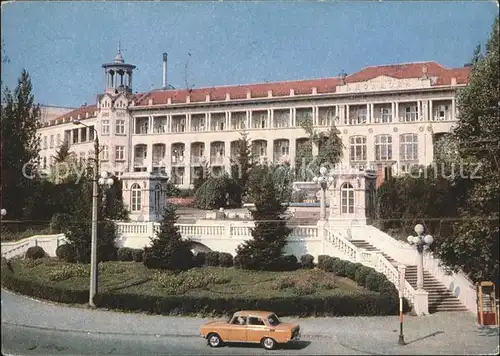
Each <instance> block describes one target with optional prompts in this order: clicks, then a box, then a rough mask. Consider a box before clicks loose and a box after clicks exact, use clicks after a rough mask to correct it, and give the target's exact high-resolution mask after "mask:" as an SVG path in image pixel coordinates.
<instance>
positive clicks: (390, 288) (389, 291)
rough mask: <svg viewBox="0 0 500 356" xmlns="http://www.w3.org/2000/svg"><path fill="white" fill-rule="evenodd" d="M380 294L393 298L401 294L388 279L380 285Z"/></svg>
mask: <svg viewBox="0 0 500 356" xmlns="http://www.w3.org/2000/svg"><path fill="white" fill-rule="evenodd" d="M379 292H380V293H381V294H385V295H391V296H395V295H398V294H399V292H398V290H397V288H396V286H395V285H394V284H393V283H392V282H391V281H390V280H388V279H386V280H385V281H382V283H381V284H380V288H379Z"/></svg>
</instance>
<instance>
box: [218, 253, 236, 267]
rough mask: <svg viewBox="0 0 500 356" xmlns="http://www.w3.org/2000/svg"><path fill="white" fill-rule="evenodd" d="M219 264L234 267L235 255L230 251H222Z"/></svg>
mask: <svg viewBox="0 0 500 356" xmlns="http://www.w3.org/2000/svg"><path fill="white" fill-rule="evenodd" d="M219 266H221V267H233V255H231V254H230V253H228V252H221V253H220V254H219Z"/></svg>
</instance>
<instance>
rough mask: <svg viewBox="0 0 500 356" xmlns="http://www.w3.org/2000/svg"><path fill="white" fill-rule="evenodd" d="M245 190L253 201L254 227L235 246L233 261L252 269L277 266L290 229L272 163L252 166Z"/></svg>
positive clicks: (267, 268) (272, 268)
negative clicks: (246, 189) (245, 238)
mask: <svg viewBox="0 0 500 356" xmlns="http://www.w3.org/2000/svg"><path fill="white" fill-rule="evenodd" d="M248 192H249V195H250V197H251V199H252V201H253V202H254V204H255V209H254V210H252V211H251V214H252V217H253V220H254V222H255V228H253V229H252V237H253V238H252V239H250V240H248V241H245V242H244V243H243V244H241V245H240V246H238V248H237V250H236V259H235V262H236V265H237V266H239V267H242V268H245V269H253V270H274V269H279V267H280V262H281V260H282V259H281V258H282V255H283V249H284V247H285V246H286V244H287V238H288V235H289V234H290V233H291V232H292V229H290V228H288V227H287V225H286V218H285V217H284V213H285V211H286V209H287V207H286V205H283V204H282V201H281V200H280V199H279V192H278V190H277V187H276V185H275V182H274V174H273V170H272V168H271V167H269V166H258V167H255V168H254V169H253V170H252V172H251V174H250V177H249V191H248Z"/></svg>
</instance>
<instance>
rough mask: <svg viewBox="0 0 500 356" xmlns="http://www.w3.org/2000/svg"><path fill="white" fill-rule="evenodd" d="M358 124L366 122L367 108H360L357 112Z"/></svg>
mask: <svg viewBox="0 0 500 356" xmlns="http://www.w3.org/2000/svg"><path fill="white" fill-rule="evenodd" d="M356 124H358V125H359V124H366V108H360V109H358V111H357V112H356Z"/></svg>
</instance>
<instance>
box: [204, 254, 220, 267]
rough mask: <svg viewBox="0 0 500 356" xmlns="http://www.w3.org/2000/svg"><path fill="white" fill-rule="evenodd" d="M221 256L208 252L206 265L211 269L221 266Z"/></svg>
mask: <svg viewBox="0 0 500 356" xmlns="http://www.w3.org/2000/svg"><path fill="white" fill-rule="evenodd" d="M219 255H220V253H219V252H218V251H208V252H207V255H206V258H205V265H206V266H210V267H217V266H219Z"/></svg>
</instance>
